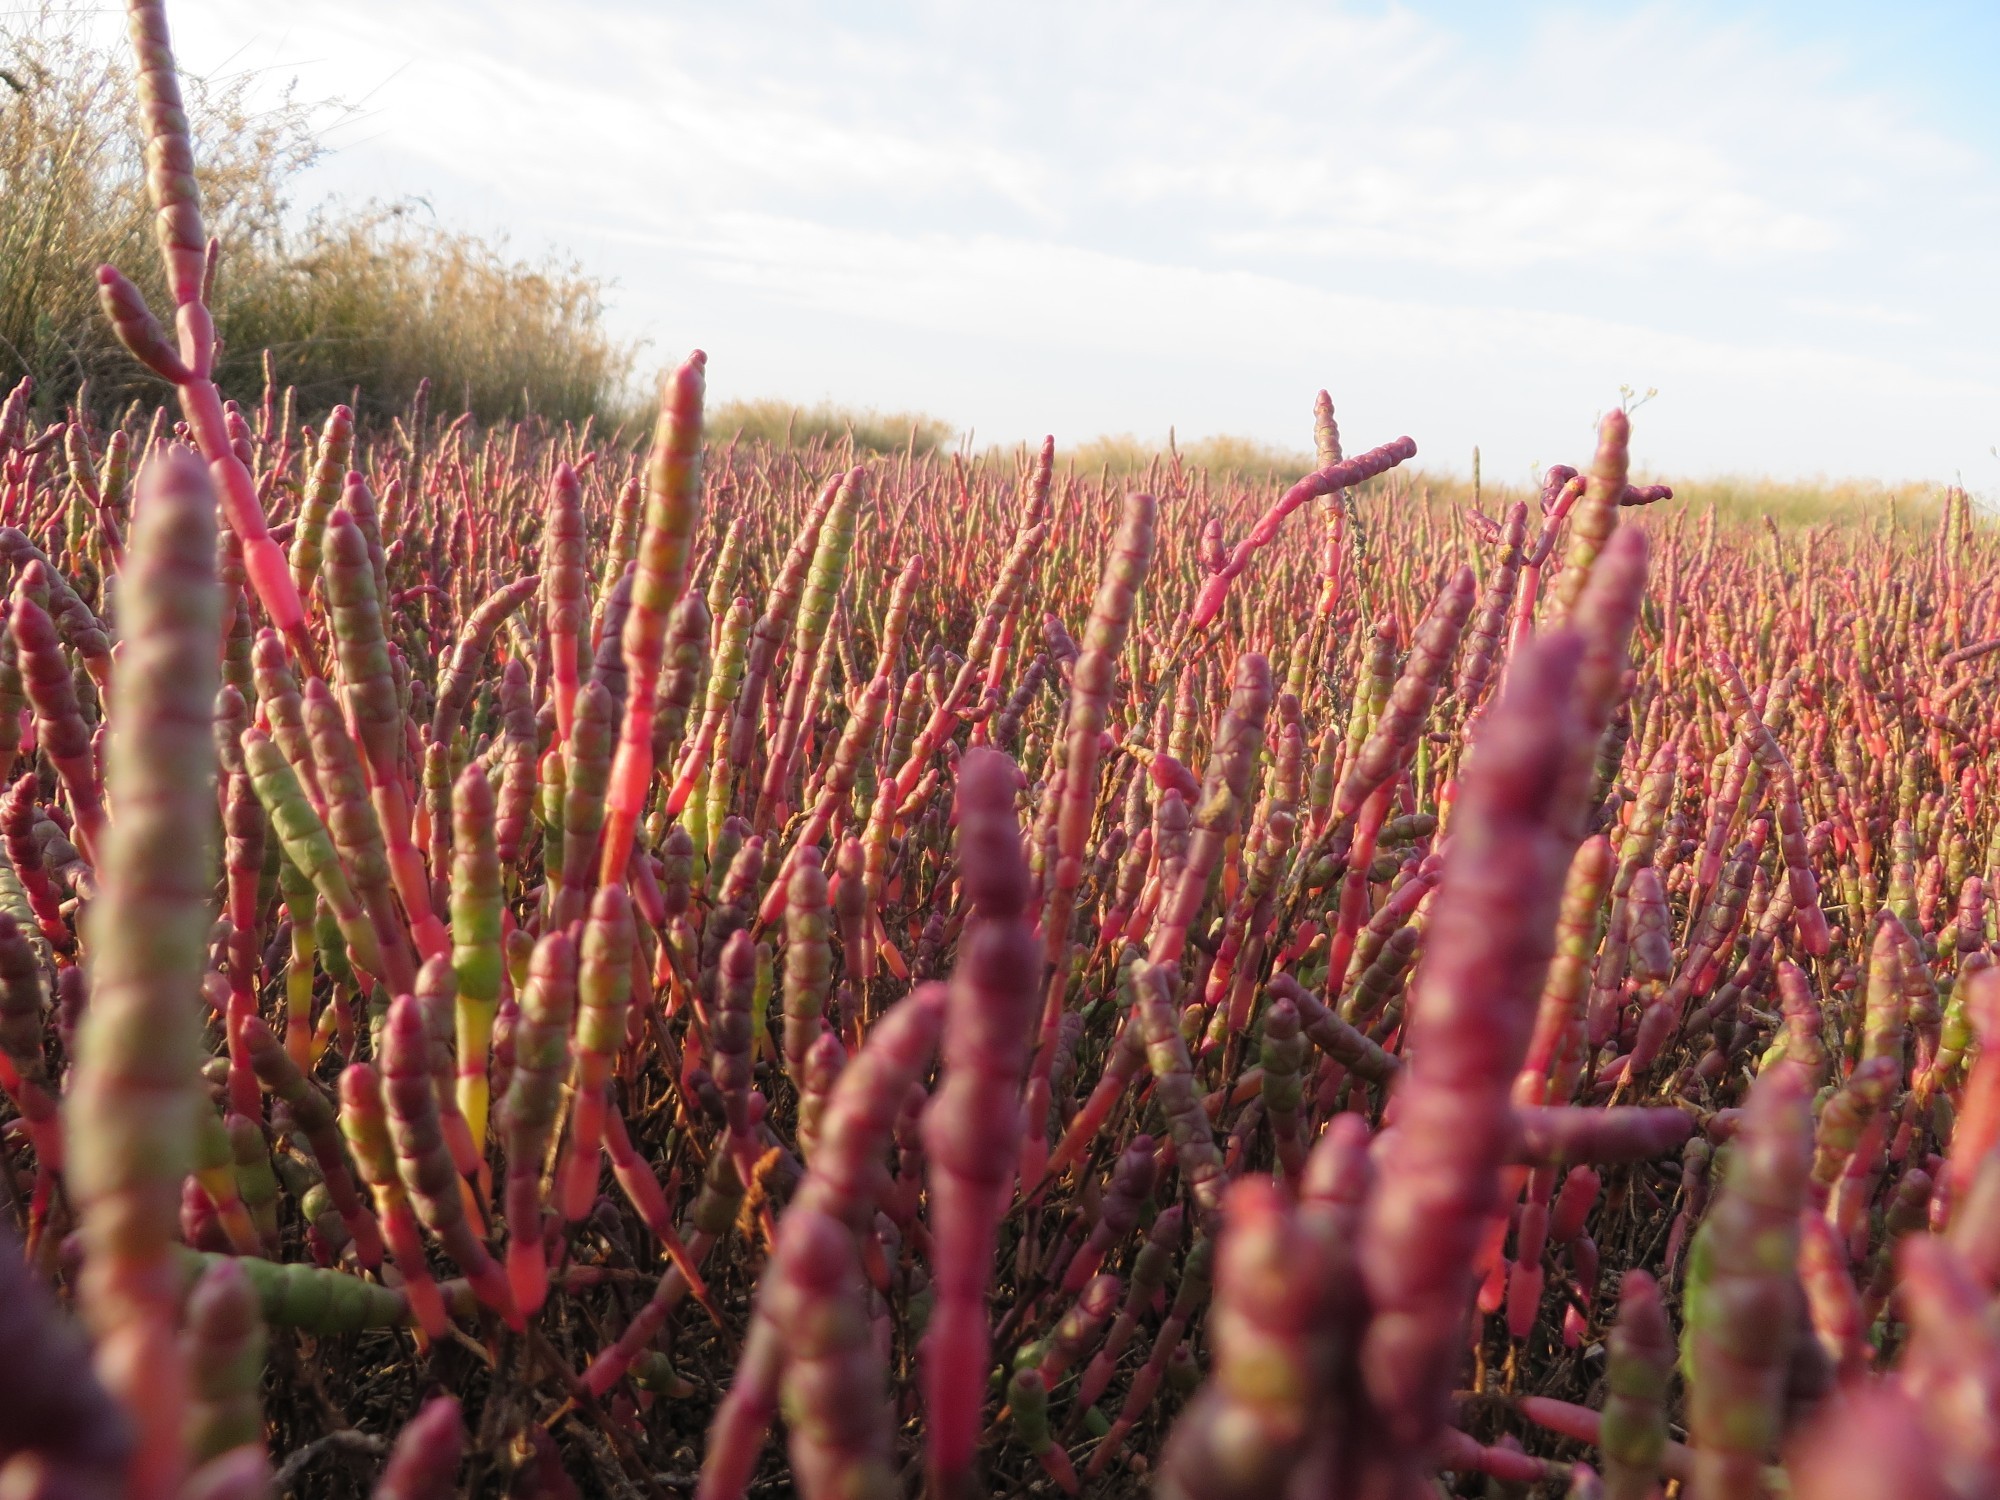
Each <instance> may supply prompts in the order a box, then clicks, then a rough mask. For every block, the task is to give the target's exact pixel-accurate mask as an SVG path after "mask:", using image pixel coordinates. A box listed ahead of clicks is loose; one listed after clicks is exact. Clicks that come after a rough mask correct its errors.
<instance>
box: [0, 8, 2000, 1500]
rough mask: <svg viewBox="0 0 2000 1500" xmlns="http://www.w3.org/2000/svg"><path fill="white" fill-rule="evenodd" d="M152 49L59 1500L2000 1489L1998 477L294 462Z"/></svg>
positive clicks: (29, 1359) (83, 457) (1323, 420)
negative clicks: (230, 373)
mask: <svg viewBox="0 0 2000 1500" xmlns="http://www.w3.org/2000/svg"><path fill="white" fill-rule="evenodd" d="M129 8H130V12H131V16H132V22H133V35H134V41H135V44H136V48H137V54H138V58H139V62H140V72H141V95H142V100H143V103H144V107H145V125H146V130H147V135H148V163H149V172H148V179H147V186H148V189H149V191H150V193H151V195H152V200H153V204H154V208H155V210H156V223H157V228H158V233H159V242H160V245H161V249H162V254H163V260H164V266H165V272H166V276H165V284H166V286H167V287H168V288H169V289H170V292H171V295H172V296H173V298H174V303H175V306H174V308H173V312H172V317H171V319H164V318H161V317H158V316H156V314H155V313H154V312H153V311H151V310H149V309H148V308H147V306H146V305H145V303H144V301H143V299H142V298H141V296H140V294H139V292H138V291H137V290H136V289H135V288H134V287H133V285H132V284H131V283H130V282H128V281H127V280H126V279H125V278H124V277H123V276H121V275H120V274H119V273H118V272H116V271H115V270H112V269H110V268H106V269H105V270H104V271H103V272H101V273H100V277H99V291H100V294H101V297H102V300H103V305H104V310H105V314H106V316H107V317H108V318H109V320H110V321H111V323H112V325H113V326H114V327H115V329H116V332H117V334H118V337H119V339H120V340H121V342H122V343H123V344H124V345H125V346H126V348H127V349H128V350H129V351H130V352H131V354H132V355H133V357H134V358H135V359H136V360H137V361H138V362H139V364H140V365H141V366H143V367H145V368H146V369H148V370H150V371H151V372H152V373H153V374H154V375H156V376H158V377H160V378H161V379H163V380H164V381H166V382H168V383H170V384H171V386H172V388H173V393H174V398H175V405H174V406H170V407H161V408H159V409H158V410H150V409H146V408H143V407H134V408H129V409H127V410H126V411H124V412H123V413H122V414H108V413H104V412H95V411H92V410H90V409H88V404H87V403H84V404H82V405H77V406H72V407H71V408H70V409H69V410H68V411H67V413H66V415H65V416H64V418H63V419H61V420H57V421H54V422H51V423H48V424H43V423H40V422H37V421H31V420H30V397H31V395H32V392H31V391H30V390H29V389H28V388H27V386H26V385H25V384H24V385H23V386H22V387H20V388H17V389H16V390H15V391H14V393H13V394H12V396H11V397H9V398H8V399H7V401H6V402H5V405H4V407H0V481H4V492H0V557H4V559H5V567H6V579H7V596H6V602H5V611H6V612H5V619H4V624H5V633H4V637H0V762H4V768H5V770H6V776H5V778H4V793H0V848H4V854H5V860H4V864H0V1084H4V1086H5V1094H6V1098H7V1100H8V1102H9V1105H10V1109H9V1111H8V1116H7V1123H6V1128H5V1130H4V1132H0V1166H4V1170H0V1198H4V1201H5V1206H6V1217H7V1218H8V1220H9V1221H10V1223H11V1226H12V1227H11V1229H10V1230H7V1231H0V1236H4V1239H5V1241H6V1243H5V1245H4V1247H0V1496H6V1497H8V1500H21V1497H30V1496H34V1497H43V1500H69V1497H133V1500H173V1497H180V1500H196V1497H200V1500H224V1497H253V1496H267V1495H280V1494H297V1495H301V1496H305V1495H353V1494H372V1495H374V1496H377V1497H381V1500H427V1497H443V1496H449V1495H454V1494H460V1493H468V1494H480V1495H498V1494H509V1495H515V1496H522V1497H561V1496H572V1495H593V1496H597V1495H602V1496H618V1497H624V1496H656V1495H681V1494H689V1493H694V1494H698V1495H700V1496H703V1497H706V1500H731V1497H736V1496H741V1495H745V1494H779V1493H798V1494H801V1495H805V1496H809V1497H841V1500H859V1497H876V1496H903V1495H916V1494H919V1493H923V1494H929V1495H932V1496H938V1497H961V1496H984V1495H989V1494H990V1495H1001V1494H1019V1493H1055V1492H1058V1491H1060V1492H1065V1493H1087V1494H1100V1495H1128V1494H1134V1493H1139V1492H1141V1491H1144V1490H1147V1489H1151V1490H1152V1491H1154V1492H1156V1493H1158V1494H1161V1495H1165V1496H1174V1497H1188V1500H1223V1497H1244V1500H1249V1497H1262V1496H1282V1497H1301V1500H1303V1497H1321V1496H1325V1497H1354V1500H1417V1497H1425V1496H1435V1495H1438V1494H1450V1495H1486V1494H1499V1495H1510V1494H1511V1495H1522V1494H1529V1493H1536V1494H1542V1495H1553V1494H1569V1495H1573V1496H1596V1495H1606V1496H1610V1497H1614V1500H1646V1497H1648V1496H1651V1495H1654V1494H1656V1493H1664V1494H1666V1495H1669V1496H1672V1495H1681V1496H1694V1497H1699V1500H1737V1497H1742V1500H1751V1497H1758V1496H1772V1497H1781V1496H1795V1497H1798V1500H1890V1497H1922V1500H1947V1497H1964V1500H1970V1497H1980V1496H1991V1495H1994V1494H1995V1493H2000V1322H1996V1319H1995V1317H1994V1315H1993V1314H1994V1306H1995V1294H1996V1291H2000V1048H1987V1049H1984V1050H1982V1045H1981V1043H1982V1040H1983V1039H1984V1038H1986V1037H1988V1036H1989V1035H1990V1034H1991V1033H1992V1031H1993V1030H1994V1028H1996V1027H2000V967H1996V966H1995V964H1994V961H1993V953H1994V950H1995V948H1996V945H2000V943H1997V940H1996V932H1995V912H1994V909H1993V908H1992V906H1991V905H1990V904H1989V902H1988V891H1989V889H1990V887H1991V885H1992V883H1993V881H1994V880H1995V879H1996V878H2000V869H1996V866H2000V805H1996V787H1995V786H1994V778H1995V776H1996V773H1997V772H2000V763H1996V752H1997V751H2000V746H1996V743H1995V728H1994V725H1995V710H1996V706H1997V705H2000V587H1996V584H1995V581H1994V579H1995V569H1996V564H1997V563H2000V545H1996V541H1995V537H1994V535H1993V533H1992V532H1991V531H1990V530H1989V529H1987V528H1986V527H1985V526H1984V525H1983V524H1982V523H1981V522H1979V521H1978V520H1977V519H1976V518H1975V516H1974V515H1973V514H1972V511H1971V508H1970V506H1969V504H1968V502H1967V501H1966V499H1965V497H1964V496H1962V495H1958V494H1953V495H1951V496H1948V497H1947V499H1946V501H1945V503H1944V504H1943V505H1942V506H1941V507H1939V508H1938V509H1937V511H1936V512H1935V515H1934V517H1930V516H1927V517H1925V518H1923V520H1922V523H1921V524H1920V525H1918V526H1915V527H1912V526H1911V525H1909V524H1908V523H1907V521H1905V522H1904V523H1901V524H1882V525H1868V526H1862V525H1848V526H1841V527H1825V528H1818V529H1813V530H1808V531H1804V532H1788V531H1782V530H1779V529H1776V528H1772V529H1770V530H1763V529H1753V528H1747V527H1743V526H1741V525H1740V524H1737V523H1733V522H1727V523H1721V524H1718V522H1717V519H1716V516H1715V513H1714V512H1713V511H1708V512H1705V513H1703V514H1699V515H1696V514H1690V512H1689V510H1688V508H1687V507H1686V505H1685V503H1684V502H1677V501H1676V500H1674V498H1673V496H1672V495H1671V493H1670V492H1668V491H1667V490H1665V489H1664V488H1661V487H1634V486H1632V485H1630V484H1629V483H1628V479H1627V451H1628V448H1627V445H1628V436H1629V422H1628V418H1627V416H1626V414H1625V413H1623V412H1613V413H1611V414H1610V415H1609V416H1607V417H1605V418H1604V420H1603V422H1602V425H1601V429H1600V433H1599V440H1598V445H1597V448H1596V451H1595V453H1594V454H1583V455H1578V456H1579V457H1580V458H1581V459H1583V460H1585V467H1584V468H1583V469H1582V470H1581V472H1579V471H1576V470H1572V469H1568V468H1557V469H1552V470H1550V472H1549V474H1548V476H1547V480H1546V484H1545V486H1544V488H1543V490H1542V492H1541V494H1540V496H1539V498H1538V500H1524V501H1519V502H1514V503H1511V504H1509V505H1508V506H1507V508H1506V509H1505V510H1504V511H1503V513H1501V514H1499V515H1495V516H1488V515H1484V514H1482V513H1480V511H1479V510H1477V509H1476V508H1474V507H1473V506H1472V505H1470V504H1469V503H1465V502H1462V501H1460V500H1457V499H1445V498H1442V497H1438V498H1433V497H1432V496H1431V495H1429V494H1428V493H1424V494H1422V495H1419V494H1417V493H1415V492H1413V490H1412V488H1411V487H1410V486H1408V485H1407V484H1404V483H1400V482H1399V476H1398V470H1399V466H1401V465H1403V464H1404V463H1405V462H1406V461H1407V460H1409V459H1410V458H1411V457H1412V456H1413V455H1414V453H1415V445H1414V444H1413V443H1411V441H1410V440H1409V439H1407V438H1397V437H1393V436H1391V435H1376V434H1343V433H1342V432H1341V431H1340V430H1339V428H1338V426H1337V424H1336V421H1335V415H1334V409H1333V406H1332V404H1331V403H1330V402H1329V401H1328V399H1327V398H1326V397H1325V396H1324V395H1322V396H1321V397H1320V399H1319V402H1318V405H1317V407H1316V409H1315V411H1314V413H1313V435H1314V438H1315V441H1316V446H1317V453H1318V458H1317V465H1318V466H1317V467H1316V468H1315V469H1314V470H1313V471H1312V472H1311V473H1310V474H1308V475H1307V476H1306V477H1305V478H1304V479H1302V480H1300V481H1299V482H1298V483H1297V484H1296V485H1294V486H1292V487H1291V488H1290V489H1289V490H1286V491H1284V492H1283V493H1282V494H1270V493H1251V492H1249V491H1248V490H1246V489H1245V488H1243V487H1242V486H1241V485H1240V484H1238V483H1235V482H1216V483H1213V484H1212V483H1211V480H1210V478H1209V476H1208V475H1206V474H1205V473H1203V472H1200V471H1193V470H1188V469H1184V468H1183V467H1182V466H1181V465H1180V464H1179V462H1178V461H1177V460H1169V461H1167V462H1164V463H1160V464H1156V465H1155V466H1154V467H1153V469H1152V470H1151V471H1150V472H1149V473H1148V474H1147V475H1146V476H1145V483H1144V487H1143V489H1135V490H1134V491H1133V492H1131V493H1126V492H1125V490H1124V488H1123V486H1122V485H1120V484H1115V483H1113V482H1110V481H1108V480H1107V479H1105V478H1104V477H1103V476H1102V475H1099V476H1097V477H1092V476H1090V475H1088V474H1077V473H1074V472H1060V471H1058V470H1057V469H1056V468H1055V466H1054V465H1053V463H1052V458H1051V449H1049V448H1047V447H1045V448H1043V449H1042V450H1041V452H1040V453H1039V454H1035V453H1028V454H1024V455H1022V457H1021V461H1020V463H1019V464H1018V465H1017V466H1010V465H1009V464H1007V463H1005V462H1002V461H994V460H985V461H980V462H976V463H966V462H963V461H961V460H954V459H952V458H950V457H949V456H942V455H939V454H937V453H934V452H933V453H929V454H925V455H922V456H919V455H917V454H916V453H915V451H914V449H913V450H912V452H911V453H909V454H908V455H906V456H905V457H903V458H901V459H893V458H891V459H877V460H875V461H872V462H866V463H856V462H854V457H855V455H854V453H853V451H852V449H851V448H848V447H844V446H842V445H840V444H828V443H826V442H824V441H819V440H815V441H813V442H810V443H807V444H805V445H803V446H799V447H787V448H781V447H774V446H772V445H770V444H768V443H763V442H753V443H741V444H738V443H731V442H729V441H728V440H727V437H726V435H720V436H718V435H716V434H710V435H709V439H708V441H706V442H705V441H704V430H703V400H704V380H705V365H706V361H705V359H704V357H703V356H702V355H700V354H695V355H693V356H690V357H689V358H688V360H686V361H685V362H684V363H683V364H681V365H680V366H679V368H678V369H676V370H675V371H674V372H672V373H671V374H670V375H669V376H668V377H667V379H666V380H665V381H664V383H663V386H662V393H661V401H660V410H659V419H658V426H657V429H656V431H655V433H654V434H653V436H652V440H651V443H650V447H647V446H644V445H635V444H628V443H624V442H622V441H620V440H618V439H615V438H606V437H604V436H603V435H602V434H600V433H595V432H592V431H591V430H589V429H588V428H585V429H581V430H579V429H576V428H571V427H566V426H556V425H552V424H548V423H543V422H528V423H523V424H520V425H512V426H497V427H490V426H480V425H478V424H476V423H474V422H473V421H472V420H471V419H470V418H469V417H458V418H453V417H451V416H450V415H448V414H444V413H438V412H433V411H430V410H427V409H426V407H425V403H424V400H423V398H422V397H421V396H420V397H419V400H418V402H417V404H416V405H415V406H413V407H412V408H411V409H409V410H408V411H406V412H404V413H403V414H402V415H401V416H400V417H399V418H397V419H395V420H393V421H391V422H388V423H385V424H384V425H382V426H381V427H379V428H376V427H372V426H368V425H365V424H364V425H363V426H361V427H357V425H356V422H355V420H354V418H353V416H352V414H351V413H350V412H349V411H348V410H347V409H346V408H345V407H336V408H334V409H333V410H332V411H331V412H328V413H325V414H321V413H318V412H312V413H307V412H302V411H299V410H297V409H296V406H295V403H294V401H293V400H292V399H291V397H290V396H289V395H288V394H287V393H286V392H284V391H282V390H278V389H272V388H268V387H267V388H266V389H265V390H264V391H263V392H262V393H261V398H258V397H257V396H256V395H255V394H254V393H250V395H249V398H248V399H246V400H245V402H244V404H243V405H241V406H238V405H237V404H235V403H232V402H230V401H228V400H226V399H225V396H224V393H223V392H221V391H220V390H218V389H217V387H216V385H215V384H214V383H213V382H212V380H211V379H210V374H211V371H212V368H213V361H214V357H215V347H214V344H215V340H214V336H213V330H212V326H211V322H210V317H209V312H208V307H207V302H206V295H207V288H208V287H209V285H210V284H211V282H212V277H213V274H214V271H215V268H216V260H217V250H216V248H215V246H214V245H213V243H212V242H210V241H209V240H208V239H207V237H206V235H205V234H204V231H203V227H202V221H201V217H200V210H199V207H198V204H197V200H196V194H195V187H194V183H195V178H194V172H193V163H192V158H191V155H190V151H189V145H188V138H187V134H186V130H185V120H184V117H183V115H182V114H181V111H180V108H179V103H178V93H177V84H176V79H175V73H174V68H173V62H172V57H171V54H170V52H169V50H168V47H167V41H166V30H165V21H164V18H163V15H162V11H161V7H160V5H159V3H158V0H131V3H130V7H129ZM169 324H171V327H169ZM722 357H726V354H724V355H723V356H722ZM176 413H178V415H176ZM1302 425H1303V424H1302ZM1357 438H1359V439H1360V441H1356V439H1357ZM1378 439H1379V446H1372V447H1364V444H1366V443H1376V442H1378Z"/></svg>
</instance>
